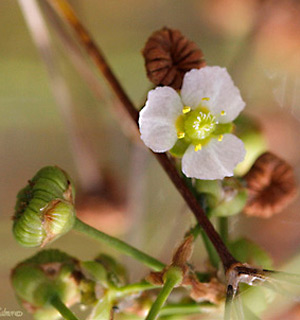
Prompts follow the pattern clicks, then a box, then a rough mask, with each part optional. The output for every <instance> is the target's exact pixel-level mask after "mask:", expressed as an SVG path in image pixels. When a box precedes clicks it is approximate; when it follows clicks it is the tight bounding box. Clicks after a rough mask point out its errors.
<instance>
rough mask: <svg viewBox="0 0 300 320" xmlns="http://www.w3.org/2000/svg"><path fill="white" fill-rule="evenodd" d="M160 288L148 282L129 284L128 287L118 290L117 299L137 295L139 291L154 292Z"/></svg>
mask: <svg viewBox="0 0 300 320" xmlns="http://www.w3.org/2000/svg"><path fill="white" fill-rule="evenodd" d="M158 287H160V286H158V285H154V284H151V283H149V282H147V281H146V280H143V281H141V282H137V283H132V284H128V285H126V286H123V287H120V288H116V290H117V297H123V296H126V295H128V294H131V293H136V292H139V291H146V290H152V289H156V288H158Z"/></svg>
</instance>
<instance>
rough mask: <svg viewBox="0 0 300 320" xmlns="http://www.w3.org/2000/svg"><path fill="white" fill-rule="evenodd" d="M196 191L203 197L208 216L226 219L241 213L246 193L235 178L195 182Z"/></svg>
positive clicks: (246, 196)
mask: <svg viewBox="0 0 300 320" xmlns="http://www.w3.org/2000/svg"><path fill="white" fill-rule="evenodd" d="M195 185H196V189H197V191H198V192H199V193H201V194H203V195H204V196H205V200H206V206H207V212H208V214H209V215H210V216H216V217H228V216H232V215H235V214H238V213H239V212H241V211H242V210H243V208H244V206H245V204H246V201H247V198H248V193H247V190H246V188H245V187H244V186H243V185H242V183H241V182H240V181H239V180H238V179H236V178H225V179H224V180H222V181H221V180H196V184H195Z"/></svg>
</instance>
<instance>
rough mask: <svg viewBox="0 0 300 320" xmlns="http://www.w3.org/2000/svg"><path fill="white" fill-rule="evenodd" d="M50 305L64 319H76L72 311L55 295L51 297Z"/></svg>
mask: <svg viewBox="0 0 300 320" xmlns="http://www.w3.org/2000/svg"><path fill="white" fill-rule="evenodd" d="M51 305H52V306H53V307H54V308H55V309H56V310H57V311H58V312H59V313H60V314H61V315H62V317H63V318H64V319H66V320H78V318H77V317H76V316H75V315H74V314H73V312H72V311H71V310H70V309H69V308H68V307H67V306H66V305H65V304H64V303H63V302H62V301H61V300H60V298H59V297H58V296H57V295H55V296H53V298H52V299H51Z"/></svg>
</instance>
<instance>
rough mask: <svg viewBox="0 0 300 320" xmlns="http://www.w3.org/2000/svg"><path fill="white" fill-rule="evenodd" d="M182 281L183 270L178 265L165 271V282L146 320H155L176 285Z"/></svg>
mask: <svg viewBox="0 0 300 320" xmlns="http://www.w3.org/2000/svg"><path fill="white" fill-rule="evenodd" d="M181 281H182V271H181V269H179V268H177V267H172V268H170V269H169V270H168V271H167V272H166V273H165V284H164V286H163V288H162V290H161V291H160V293H159V294H158V296H157V298H156V300H155V302H154V303H153V305H152V307H151V309H150V311H149V313H148V315H147V317H146V319H145V320H155V319H156V318H157V316H158V314H159V312H160V310H161V308H162V307H163V305H164V304H165V302H166V300H167V299H168V297H169V295H170V294H171V292H172V290H173V289H174V287H175V286H176V285H177V284H179V283H180V282H181Z"/></svg>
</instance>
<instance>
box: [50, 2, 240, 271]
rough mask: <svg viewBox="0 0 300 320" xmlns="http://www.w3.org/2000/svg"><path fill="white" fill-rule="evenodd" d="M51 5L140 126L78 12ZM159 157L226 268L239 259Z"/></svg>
mask: <svg viewBox="0 0 300 320" xmlns="http://www.w3.org/2000/svg"><path fill="white" fill-rule="evenodd" d="M47 1H48V2H49V4H50V5H51V6H52V7H53V8H54V10H55V11H56V12H57V13H58V14H59V15H60V16H61V17H62V19H63V20H65V21H66V22H67V23H68V24H69V25H70V27H71V28H72V29H73V31H74V32H75V34H76V36H77V38H78V40H79V41H80V42H81V43H82V45H83V46H84V47H85V49H86V51H87V53H88V54H89V56H90V58H91V59H92V60H93V61H94V63H95V64H96V66H97V67H98V69H99V70H100V72H101V73H102V74H103V76H104V77H105V79H106V80H107V82H108V83H109V85H110V86H111V89H112V90H113V91H114V93H115V94H116V96H117V97H118V98H119V100H120V102H121V103H122V104H123V106H124V108H125V109H126V110H127V112H128V114H129V116H130V117H131V119H132V120H133V121H134V122H135V123H136V125H137V126H138V117H139V113H138V111H137V110H136V108H135V107H134V105H133V103H132V101H131V100H130V99H129V97H128V95H127V94H126V92H125V91H124V89H123V88H122V86H121V85H120V83H119V81H118V80H117V78H116V77H115V75H114V74H113V72H112V70H111V68H110V67H109V65H108V63H107V62H106V60H105V58H104V55H103V53H102V51H101V50H100V48H99V47H98V46H97V45H96V43H95V42H94V41H93V39H92V38H91V36H90V35H89V33H88V32H87V30H86V29H85V27H84V26H83V25H82V23H81V22H80V21H79V19H78V18H77V16H76V15H75V13H74V11H73V9H72V8H71V6H70V5H69V3H68V2H67V1H66V0H47ZM155 156H156V158H157V159H158V161H159V162H160V164H161V166H162V167H163V168H164V170H165V171H166V173H167V174H168V176H169V178H170V179H171V181H172V182H173V184H174V185H175V187H176V188H177V190H178V191H179V192H180V194H181V195H182V197H183V198H184V199H185V201H186V203H187V204H188V205H189V207H190V209H191V210H192V212H193V213H194V215H195V217H196V219H197V221H198V222H199V224H200V225H201V227H202V228H203V229H204V231H205V232H206V234H207V235H208V237H209V238H210V240H211V242H212V243H213V245H214V247H215V248H216V250H217V252H218V254H219V256H220V258H221V260H222V262H223V265H224V268H225V270H227V269H228V268H229V267H230V266H231V265H232V264H234V263H236V262H237V261H236V260H235V259H234V257H233V256H232V255H231V254H230V252H229V251H228V249H227V248H226V246H225V244H224V243H223V241H222V239H221V237H220V236H219V234H218V233H217V232H216V230H215V229H214V227H213V225H212V224H211V222H210V221H209V219H208V218H207V217H206V215H205V212H204V210H203V208H202V207H201V206H200V205H199V203H198V201H197V200H196V198H195V197H194V195H193V194H192V192H191V191H190V190H189V188H188V187H187V185H186V184H185V182H184V181H183V180H182V177H181V176H180V174H179V173H178V171H177V169H176V168H175V166H174V164H173V162H172V161H171V159H170V158H169V157H168V156H167V154H166V153H155Z"/></svg>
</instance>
